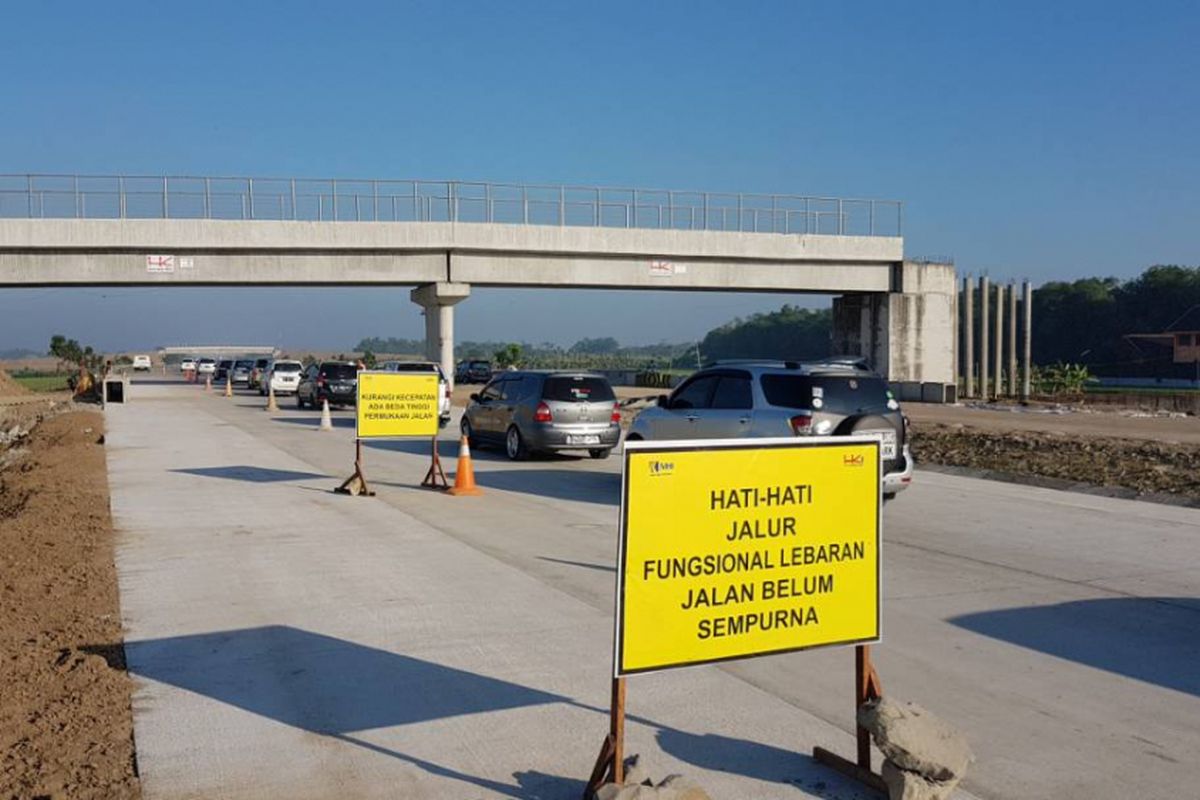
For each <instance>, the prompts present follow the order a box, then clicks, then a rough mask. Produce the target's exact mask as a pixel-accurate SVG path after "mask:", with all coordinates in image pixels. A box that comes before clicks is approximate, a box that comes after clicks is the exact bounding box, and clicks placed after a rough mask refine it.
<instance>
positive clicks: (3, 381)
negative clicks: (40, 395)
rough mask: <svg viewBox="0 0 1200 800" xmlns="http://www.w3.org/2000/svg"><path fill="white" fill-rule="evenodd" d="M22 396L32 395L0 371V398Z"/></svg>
mask: <svg viewBox="0 0 1200 800" xmlns="http://www.w3.org/2000/svg"><path fill="white" fill-rule="evenodd" d="M24 394H33V393H32V392H30V391H29V390H28V389H26V388H25V387H24V386H22V385H21V384H19V383H17V382H16V381H14V380H13V379H12V378H11V377H10V376H9V374H8V373H7V372H5V371H4V370H2V369H0V397H19V396H21V395H24Z"/></svg>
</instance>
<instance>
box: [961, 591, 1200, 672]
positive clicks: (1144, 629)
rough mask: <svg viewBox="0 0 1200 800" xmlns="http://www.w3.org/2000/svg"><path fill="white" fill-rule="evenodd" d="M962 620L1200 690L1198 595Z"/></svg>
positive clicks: (1106, 666) (1065, 654)
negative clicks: (1194, 596) (1196, 596)
mask: <svg viewBox="0 0 1200 800" xmlns="http://www.w3.org/2000/svg"><path fill="white" fill-rule="evenodd" d="M949 621H950V622H952V623H953V624H955V625H958V626H959V627H961V628H966V629H967V630H969V631H974V632H975V633H981V634H983V635H985V636H990V637H992V638H994V639H1001V640H1003V641H1006V642H1011V643H1012V644H1017V645H1020V646H1022V647H1028V648H1029V649H1031V650H1038V651H1040V652H1043V653H1048V654H1050V655H1052V656H1057V657H1059V658H1065V659H1067V660H1069V661H1075V662H1077V663H1079V664H1086V665H1087V666H1089V667H1095V668H1097V669H1103V670H1107V671H1109V672H1115V673H1117V674H1118V675H1125V676H1127V677H1130V678H1136V679H1137V680H1140V681H1146V682H1147V683H1153V684H1157V685H1159V686H1163V687H1166V688H1168V689H1174V690H1176V691H1180V692H1187V693H1188V694H1191V695H1200V669H1198V668H1197V666H1196V665H1197V664H1200V602H1198V601H1197V599H1196V598H1184V597H1149V598H1131V597H1114V598H1103V599H1096V600H1077V601H1074V602H1070V603H1059V604H1057V605H1051V606H1028V607H1025V608H1009V609H1003V610H1000V611H983V612H980V613H977V614H964V615H963V616H960V617H952V618H951V619H950V620H949Z"/></svg>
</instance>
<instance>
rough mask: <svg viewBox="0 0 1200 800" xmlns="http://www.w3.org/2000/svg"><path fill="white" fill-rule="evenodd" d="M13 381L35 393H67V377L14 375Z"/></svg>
mask: <svg viewBox="0 0 1200 800" xmlns="http://www.w3.org/2000/svg"><path fill="white" fill-rule="evenodd" d="M12 379H13V380H14V381H16V382H17V383H19V384H21V385H22V386H24V387H25V388H26V389H29V390H30V391H34V392H65V391H66V390H67V389H68V388H69V387H68V386H67V376H66V375H13V376H12Z"/></svg>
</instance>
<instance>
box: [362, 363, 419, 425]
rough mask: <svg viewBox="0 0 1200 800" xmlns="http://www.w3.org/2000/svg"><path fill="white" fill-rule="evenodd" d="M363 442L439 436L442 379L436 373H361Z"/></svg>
mask: <svg viewBox="0 0 1200 800" xmlns="http://www.w3.org/2000/svg"><path fill="white" fill-rule="evenodd" d="M357 403H358V407H357V411H358V413H357V431H358V438H360V439H392V438H402V437H407V436H429V437H432V436H437V432H438V376H437V375H436V374H434V373H432V372H431V373H428V374H425V373H413V372H365V371H364V372H359V373H358V399H357Z"/></svg>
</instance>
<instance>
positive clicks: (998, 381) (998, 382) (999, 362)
mask: <svg viewBox="0 0 1200 800" xmlns="http://www.w3.org/2000/svg"><path fill="white" fill-rule="evenodd" d="M995 348H996V360H995V362H994V363H993V364H992V368H993V369H994V370H995V371H996V373H995V379H994V380H993V382H992V391H993V392H994V393H995V394H996V397H1001V396H1002V395H1003V394H1004V284H1002V283H997V284H996V338H995Z"/></svg>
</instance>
